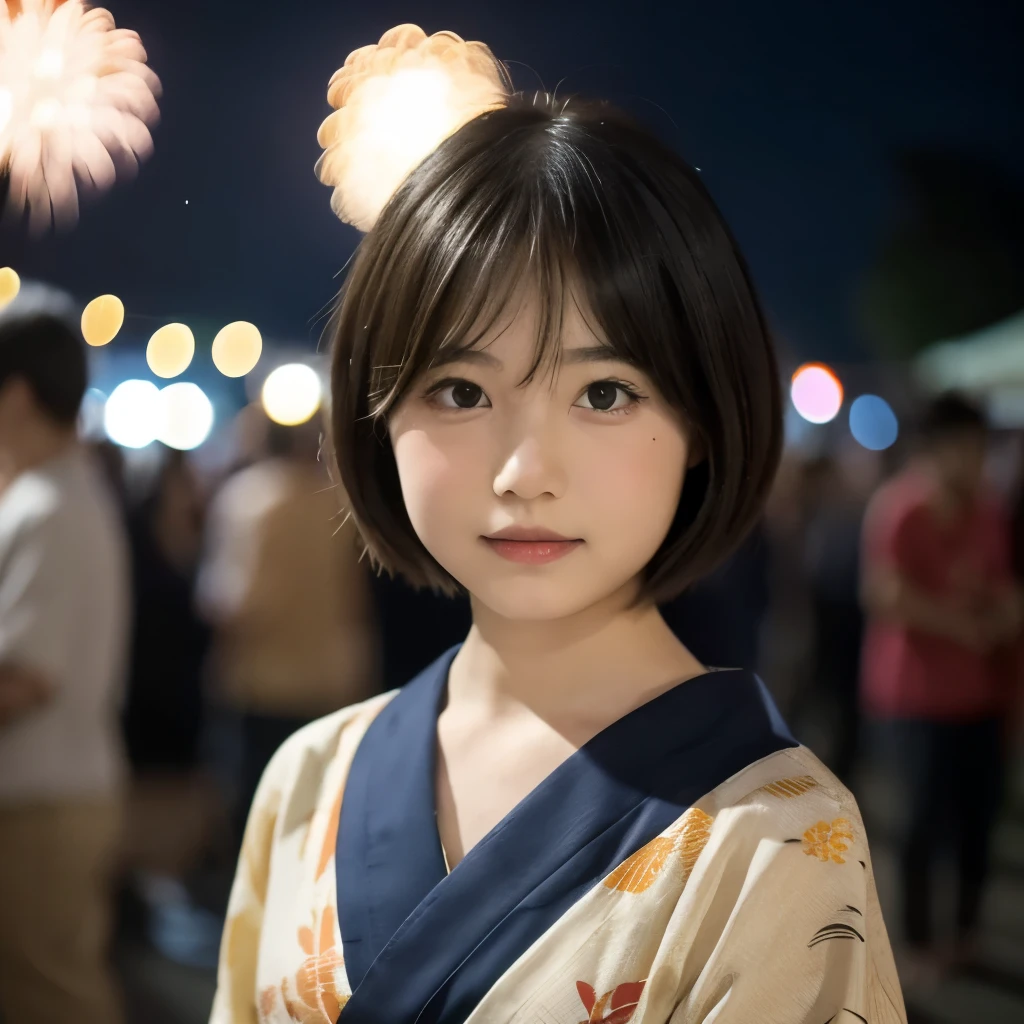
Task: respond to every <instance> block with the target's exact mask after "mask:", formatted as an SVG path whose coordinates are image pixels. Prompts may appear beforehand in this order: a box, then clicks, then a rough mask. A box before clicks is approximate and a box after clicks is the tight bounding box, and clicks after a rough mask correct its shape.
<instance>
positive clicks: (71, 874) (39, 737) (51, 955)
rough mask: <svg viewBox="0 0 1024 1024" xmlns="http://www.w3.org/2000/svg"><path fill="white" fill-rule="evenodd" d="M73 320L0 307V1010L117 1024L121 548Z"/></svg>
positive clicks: (18, 1020) (125, 606)
mask: <svg viewBox="0 0 1024 1024" xmlns="http://www.w3.org/2000/svg"><path fill="white" fill-rule="evenodd" d="M86 377H87V369H86V356H85V348H84V345H83V343H82V340H81V338H80V337H79V336H78V333H77V330H76V329H75V328H74V327H73V326H72V325H71V324H70V323H68V322H67V321H66V319H65V318H64V317H62V316H60V315H57V314H55V313H54V312H52V311H50V310H49V309H48V308H46V307H45V306H44V307H43V308H36V307H35V306H33V305H32V304H30V303H28V302H25V303H22V302H21V299H20V298H19V299H16V300H15V302H14V303H12V304H11V305H9V306H8V307H6V309H4V310H3V311H2V312H0V479H2V481H3V484H2V485H0V486H2V490H0V1018H2V1019H3V1020H5V1021H9V1022H10V1024H51V1022H52V1024H56V1022H57V1021H65V1020H67V1019H68V1018H69V1017H71V1018H73V1019H74V1020H75V1021H77V1022H78V1024H118V1022H119V1021H121V1020H122V1011H121V1007H120V1005H119V999H118V996H117V992H116V987H115V985H114V982H113V978H112V974H111V971H110V968H109V964H108V958H107V944H108V939H109V927H110V918H111V910H112V899H111V892H110V881H111V876H112V873H113V868H114V860H115V856H116V851H117V844H118V839H119V831H120V820H121V788H122V780H123V775H124V770H123V755H122V751H121V745H120V739H119V722H118V713H119V705H120V699H121V689H122V675H123V671H124V663H125V656H126V646H127V633H128V618H129V614H130V613H129V600H128V589H129V583H128V566H127V550H126V543H125V537H124V531H123V526H122V523H121V518H120V516H119V514H118V512H117V509H116V506H115V504H114V500H113V497H112V495H111V494H110V493H109V488H108V485H107V484H106V482H105V480H104V478H103V476H102V473H101V470H100V468H99V467H98V466H97V465H95V464H94V463H93V461H92V456H91V455H89V454H88V453H87V452H86V450H85V448H84V447H83V446H82V445H80V443H79V441H78V438H77V434H76V420H77V416H78V409H79V405H80V403H81V399H82V395H83V393H84V391H85V387H86Z"/></svg>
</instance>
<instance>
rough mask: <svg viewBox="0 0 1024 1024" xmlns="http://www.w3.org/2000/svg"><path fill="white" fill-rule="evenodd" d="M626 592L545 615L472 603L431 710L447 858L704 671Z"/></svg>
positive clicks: (454, 859) (453, 858) (452, 860)
mask: <svg viewBox="0 0 1024 1024" xmlns="http://www.w3.org/2000/svg"><path fill="white" fill-rule="evenodd" d="M630 589H632V588H630ZM627 596H628V595H627V594H623V593H619V594H615V595H612V597H611V598H609V599H608V601H607V602H603V603H602V605H601V606H597V607H592V608H589V609H587V610H586V611H585V612H584V613H582V614H581V615H580V616H578V617H576V618H574V619H573V620H571V621H565V620H562V621H559V622H554V623H552V622H547V623H528V624H523V623H510V622H508V621H501V620H499V619H498V617H496V616H493V615H488V614H487V610H486V609H481V608H476V607H475V608H474V620H475V621H474V626H473V628H472V630H471V631H470V634H469V637H468V638H467V640H466V643H465V645H464V646H463V648H462V650H461V651H460V652H459V654H458V656H457V657H456V659H455V662H454V663H453V665H452V668H451V672H450V674H449V684H448V693H449V699H448V704H447V706H446V707H445V709H444V711H443V712H442V713H441V715H440V717H439V719H438V766H437V780H436V798H437V825H438V831H439V833H440V836H441V843H442V846H443V847H444V850H445V855H446V858H447V861H448V865H449V867H451V868H454V867H455V865H456V864H457V863H458V862H459V861H460V860H462V858H463V857H464V856H465V854H466V852H467V851H469V850H470V849H472V848H473V847H474V846H475V845H476V844H477V843H478V842H479V841H480V840H481V839H482V838H483V837H484V836H485V835H487V833H488V832H490V831H491V829H492V828H494V826H495V825H497V824H498V822H499V821H501V820H502V819H503V818H504V817H505V816H506V815H507V814H508V813H509V812H510V811H511V810H512V809H513V808H514V807H515V806H516V805H517V804H518V803H519V802H520V801H521V800H523V799H524V798H525V797H526V796H528V795H529V793H530V792H531V791H532V790H533V789H534V788H535V787H536V786H537V785H539V784H540V783H541V782H542V781H543V780H544V779H545V778H546V777H547V776H548V775H549V774H550V773H551V772H553V771H554V770H555V769H556V768H557V767H558V766H559V765H561V764H562V762H564V761H565V760H566V759H567V758H568V757H570V756H571V755H572V754H573V753H574V752H575V751H577V750H578V749H579V748H580V747H581V746H583V745H584V744H585V743H586V742H587V741H588V740H590V739H591V738H593V737H594V736H595V735H597V733H599V732H601V731H602V730H603V729H605V728H606V727H607V726H609V725H611V724H612V723H613V722H616V721H618V719H620V718H622V717H623V716H624V715H626V714H628V713H629V712H630V711H633V710H634V709H635V708H638V707H640V706H641V705H643V704H646V703H647V702H648V701H650V700H653V699H654V698H655V697H657V696H659V695H660V694H662V693H664V692H665V691H666V690H668V689H670V688H672V687H673V686H676V685H679V684H680V683H682V682H685V681H686V680H688V679H692V678H693V677H695V676H698V675H700V674H702V673H703V672H704V668H703V666H702V665H701V664H700V663H699V662H698V661H697V659H696V658H694V657H693V655H692V654H690V652H689V651H687V650H686V648H685V647H684V646H683V645H682V644H681V643H679V641H678V640H677V639H676V638H675V636H674V635H673V634H672V632H671V631H670V630H669V629H668V627H667V626H666V625H665V623H664V620H663V619H662V618H661V615H660V614H659V613H658V611H657V609H654V608H645V609H639V610H637V611H625V610H624V608H623V607H622V606H623V604H624V603H625V602H626V598H627ZM524 626H525V627H527V628H524ZM530 626H533V627H540V628H529V627H530ZM545 627H546V628H545Z"/></svg>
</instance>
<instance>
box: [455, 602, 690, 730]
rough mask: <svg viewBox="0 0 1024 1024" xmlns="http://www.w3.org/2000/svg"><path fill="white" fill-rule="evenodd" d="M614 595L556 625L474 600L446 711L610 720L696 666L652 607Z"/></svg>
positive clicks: (549, 620) (637, 704) (649, 698)
mask: <svg viewBox="0 0 1024 1024" xmlns="http://www.w3.org/2000/svg"><path fill="white" fill-rule="evenodd" d="M633 592H634V591H633V590H632V588H630V589H629V591H628V592H626V593H616V594H614V595H612V596H611V597H609V598H607V599H606V600H604V601H601V602H599V603H598V604H595V605H592V606H590V607H589V608H587V609H585V610H584V611H581V612H578V613H576V614H573V615H570V616H566V617H564V618H560V619H553V620H551V619H548V620H537V621H523V620H509V619H505V618H503V617H501V616H498V615H495V614H494V613H493V612H491V611H490V610H489V609H487V608H484V607H482V606H481V605H480V604H479V602H477V601H475V600H474V601H473V627H472V629H471V630H470V632H469V636H468V637H467V638H466V642H465V643H464V644H463V646H462V649H461V650H460V651H459V653H458V655H457V656H456V658H455V661H454V663H453V664H452V668H451V672H450V674H449V684H448V705H449V707H453V706H462V707H464V708H472V709H473V710H475V711H476V712H478V713H480V714H483V715H494V716H498V715H505V714H514V713H516V712H517V711H518V710H520V709H521V708H522V707H523V706H526V707H528V708H530V709H531V710H532V711H533V712H534V713H536V714H537V715H539V716H540V717H541V718H543V719H545V720H547V721H554V720H557V719H560V718H564V717H567V716H568V717H575V716H578V715H579V714H580V713H581V711H583V713H585V714H586V715H588V716H590V715H593V716H594V717H597V718H607V719H608V720H609V721H614V720H615V719H617V718H619V717H621V716H622V715H623V714H625V713H626V712H628V711H629V710H631V709H632V708H634V707H638V706H639V705H640V704H643V703H646V701H648V700H651V699H653V698H654V697H655V696H657V695H658V694H659V693H662V692H664V691H665V690H667V689H669V688H671V687H672V686H675V685H677V684H678V683H680V682H682V681H684V680H686V679H689V678H692V677H693V676H697V675H700V674H702V673H703V671H704V668H703V666H702V665H701V664H700V663H699V662H698V661H697V659H696V658H694V657H693V655H692V654H690V652H689V651H687V650H686V648H685V647H684V646H683V645H682V644H681V643H680V642H679V641H678V640H677V639H676V637H675V635H674V634H673V633H672V632H671V630H670V629H669V628H668V626H666V625H665V621H664V619H662V617H661V614H660V613H659V612H658V610H657V608H655V607H653V606H642V607H639V608H630V607H629V599H630V597H631V596H632V593H633Z"/></svg>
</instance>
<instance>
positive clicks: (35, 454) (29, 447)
mask: <svg viewBox="0 0 1024 1024" xmlns="http://www.w3.org/2000/svg"><path fill="white" fill-rule="evenodd" d="M77 443H78V441H77V437H76V434H75V431H74V429H68V428H66V427H57V426H53V425H52V424H49V423H47V424H45V425H43V424H37V425H35V427H34V428H33V429H25V431H24V432H23V433H22V434H20V435H19V437H18V439H17V441H16V442H14V443H13V444H10V445H8V446H6V447H5V448H4V449H3V451H2V453H0V459H2V461H3V475H4V476H5V477H6V478H7V479H8V480H13V479H14V478H15V477H17V476H20V475H21V474H22V473H26V472H28V471H29V470H30V469H35V468H36V467H37V466H41V465H43V463H46V462H49V461H50V460H51V459H56V458H58V457H59V456H61V455H63V454H64V453H65V452H67V451H70V450H71V449H72V448H73V447H74V446H75V445H76V444H77Z"/></svg>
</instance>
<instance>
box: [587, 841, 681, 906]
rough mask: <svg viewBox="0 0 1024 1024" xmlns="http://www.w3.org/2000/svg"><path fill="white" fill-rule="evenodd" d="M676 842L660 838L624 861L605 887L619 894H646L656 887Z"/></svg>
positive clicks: (611, 875)
mask: <svg viewBox="0 0 1024 1024" xmlns="http://www.w3.org/2000/svg"><path fill="white" fill-rule="evenodd" d="M675 848H676V841H675V839H673V838H672V837H671V836H658V837H657V838H655V839H652V840H651V841H650V842H649V843H648V844H647V845H646V846H643V847H641V848H640V849H639V850H637V851H636V853H634V854H633V856H632V857H628V858H627V859H626V860H624V861H623V862H622V863H621V864H620V865H619V866H618V867H617V868H616V869H615V870H614V871H613V872H612V873H611V874H610V875H609V876H608V877H607V878H606V879H605V880H604V884H605V887H606V888H608V889H618V891H619V892H644V891H645V890H646V889H650V887H651V886H652V885H654V880H655V879H656V878H657V877H658V875H659V873H660V872H661V869H662V868H663V867H664V866H665V861H667V860H668V858H669V856H670V855H671V853H672V851H673V850H674V849H675Z"/></svg>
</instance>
